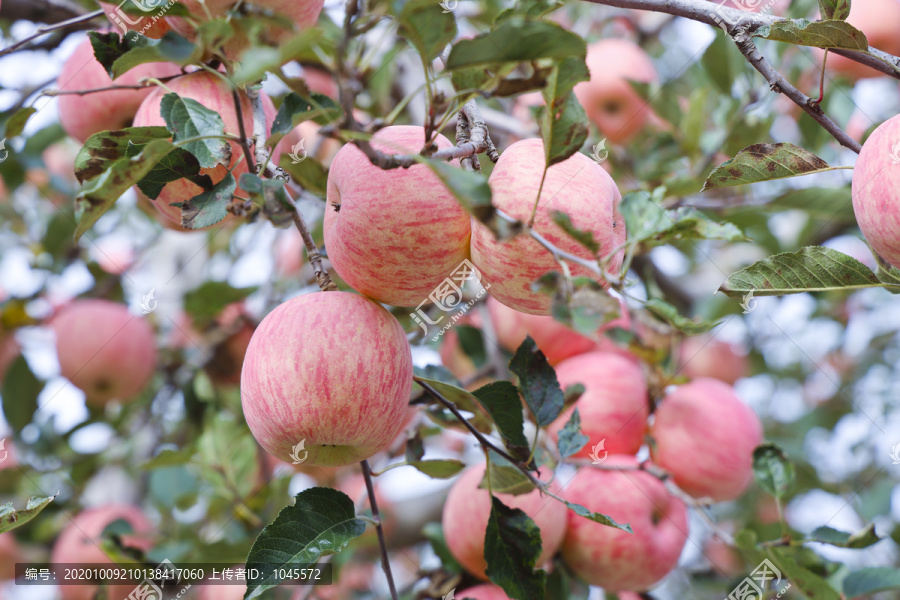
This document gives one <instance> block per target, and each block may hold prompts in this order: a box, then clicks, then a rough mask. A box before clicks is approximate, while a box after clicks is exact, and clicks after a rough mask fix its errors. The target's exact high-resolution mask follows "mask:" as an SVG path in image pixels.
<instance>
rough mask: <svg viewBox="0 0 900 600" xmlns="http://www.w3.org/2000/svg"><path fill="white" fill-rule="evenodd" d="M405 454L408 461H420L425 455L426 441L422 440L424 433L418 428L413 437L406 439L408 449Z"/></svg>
mask: <svg viewBox="0 0 900 600" xmlns="http://www.w3.org/2000/svg"><path fill="white" fill-rule="evenodd" d="M404 454H405V455H406V460H407V462H410V463H413V462H418V461H420V460H422V457H423V456H425V442H424V440H422V434H421V433H420V432H419V431H418V430H416V432H415V434H414V435H413V436H412V437H411V438H408V439H407V440H406V451H405V452H404Z"/></svg>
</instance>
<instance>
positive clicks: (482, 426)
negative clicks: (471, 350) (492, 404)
mask: <svg viewBox="0 0 900 600" xmlns="http://www.w3.org/2000/svg"><path fill="white" fill-rule="evenodd" d="M417 379H420V380H422V381H423V382H425V383H427V384H428V385H430V386H431V387H433V388H434V389H435V391H437V392H438V393H439V394H441V395H442V396H443V397H444V398H446V399H447V400H449V401H450V402H452V403H453V404H455V405H456V407H457V408H459V409H460V410H463V411H465V412H468V413H471V414H472V415H473V416H472V417H469V423H471V424H472V426H474V427H475V428H476V429H478V431H481V432H482V433H487V432H489V431H491V421H490V419H489V418H488V417H487V415H486V414H485V412H484V411H483V410H482V409H481V403H480V402H479V401H478V399H477V398H476V397H475V396H473V395H472V394H471V393H470V392H468V391H466V390H464V389H462V388H460V387H457V386H456V385H452V384H450V383H444V382H443V381H438V380H436V379H429V378H425V377H417ZM438 406H441V407H442V406H443V405H441V404H439V405H438ZM428 414H429V415H430V416H432V417H433V418H438V419H439V420H440V421H442V422H443V420H442V419H440V413H437V414H436V413H434V412H429V413H428ZM450 418H451V419H453V421H452V422H458V421H457V419H456V417H454V416H452V415H451V416H450ZM448 424H449V423H448Z"/></svg>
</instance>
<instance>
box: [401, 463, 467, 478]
mask: <svg viewBox="0 0 900 600" xmlns="http://www.w3.org/2000/svg"><path fill="white" fill-rule="evenodd" d="M409 464H410V465H411V466H413V467H415V468H416V469H417V470H419V471H421V472H422V473H424V474H426V475H428V476H429V477H434V478H435V479H449V478H450V477H453V476H454V475H456V474H457V473H459V472H460V471H462V470H463V469H465V468H466V465H465V463H463V462H460V461H458V460H452V459H434V460H419V461H411V462H410V463H409Z"/></svg>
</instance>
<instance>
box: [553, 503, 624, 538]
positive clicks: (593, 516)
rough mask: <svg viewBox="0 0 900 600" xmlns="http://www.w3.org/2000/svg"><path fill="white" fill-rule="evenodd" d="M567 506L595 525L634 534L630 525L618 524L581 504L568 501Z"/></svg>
mask: <svg viewBox="0 0 900 600" xmlns="http://www.w3.org/2000/svg"><path fill="white" fill-rule="evenodd" d="M566 506H568V507H569V510H571V511H572V512H574V513H575V514H576V515H578V516H579V517H584V518H585V519H590V520H591V521H593V522H595V523H600V524H601V525H606V526H607V527H615V528H616V529H621V530H622V531H627V532H628V533H634V531H633V530H632V529H631V524H630V523H625V524H624V525H623V524H620V523H616V521H615V520H614V519H612V518H611V517H608V516H606V515H604V514H603V513H598V512H593V511H590V510H588V509H587V508H586V507H584V506H582V505H580V504H575V503H574V502H568V501H567V502H566Z"/></svg>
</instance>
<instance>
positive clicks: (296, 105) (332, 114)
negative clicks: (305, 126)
mask: <svg viewBox="0 0 900 600" xmlns="http://www.w3.org/2000/svg"><path fill="white" fill-rule="evenodd" d="M341 116H342V112H341V107H340V106H339V105H338V103H337V102H335V101H334V100H333V99H331V98H329V97H328V96H325V95H323V94H317V93H312V94H310V96H309V97H308V98H306V97H303V96H301V95H300V94H296V93H294V92H291V93H290V94H288V95H287V96H285V97H284V100H283V101H282V102H281V106H280V107H279V108H278V114H276V115H275V121H274V122H273V123H272V137H270V138H269V140H268V142H267V143H268V144H269V145H270V146H271V145H274V144H275V143H277V139H276V138H275V136H276V135H279V136H284V135H287V134H288V133H289V132H290V131H291V130H293V129H294V128H295V127H297V125H299V124H300V123H302V122H303V121H315V122H316V123H318V124H319V125H327V124H329V123H331V122H333V121H335V120H336V119H339V118H340V117H341ZM279 139H280V138H279Z"/></svg>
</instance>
